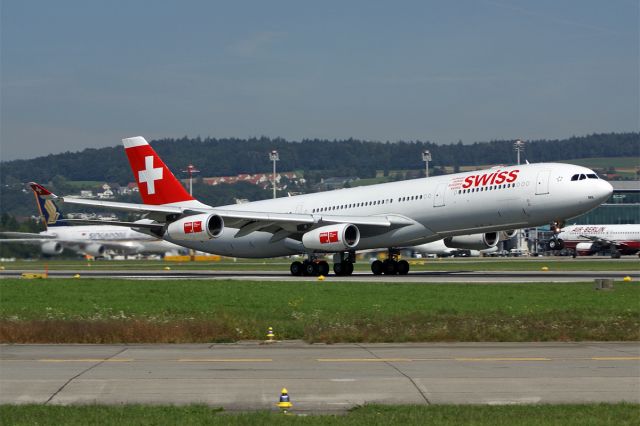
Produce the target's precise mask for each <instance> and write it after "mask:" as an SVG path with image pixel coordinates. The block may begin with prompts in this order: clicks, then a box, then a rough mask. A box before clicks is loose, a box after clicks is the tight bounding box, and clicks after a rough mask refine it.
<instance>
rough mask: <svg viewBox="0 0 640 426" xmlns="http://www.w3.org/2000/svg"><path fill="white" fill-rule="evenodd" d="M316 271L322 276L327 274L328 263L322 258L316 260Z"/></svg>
mask: <svg viewBox="0 0 640 426" xmlns="http://www.w3.org/2000/svg"><path fill="white" fill-rule="evenodd" d="M318 273H319V274H320V275H324V276H327V275H329V264H328V263H327V262H325V261H324V260H321V261H320V262H318Z"/></svg>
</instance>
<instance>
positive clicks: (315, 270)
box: [289, 251, 356, 277]
mask: <svg viewBox="0 0 640 426" xmlns="http://www.w3.org/2000/svg"><path fill="white" fill-rule="evenodd" d="M355 261H356V253H355V251H345V252H341V253H336V254H335V255H333V272H334V273H335V274H336V275H351V274H353V264H354V263H355ZM289 270H290V271H291V275H294V276H298V277H301V276H305V277H317V276H319V275H325V276H326V275H329V264H328V263H327V262H326V261H324V260H318V259H317V258H316V257H315V256H314V255H309V259H307V260H305V261H303V262H299V261H297V260H296V261H295V262H293V263H292V264H291V267H290V268H289Z"/></svg>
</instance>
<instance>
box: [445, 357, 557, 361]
mask: <svg viewBox="0 0 640 426" xmlns="http://www.w3.org/2000/svg"><path fill="white" fill-rule="evenodd" d="M454 359H455V360H456V361H463V362H466V361H552V359H551V358H454Z"/></svg>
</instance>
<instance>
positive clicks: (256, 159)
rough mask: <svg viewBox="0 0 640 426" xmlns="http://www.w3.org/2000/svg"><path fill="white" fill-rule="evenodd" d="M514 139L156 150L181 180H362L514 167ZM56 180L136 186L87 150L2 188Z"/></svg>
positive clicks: (603, 148) (541, 144) (172, 144)
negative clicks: (260, 176)
mask: <svg viewBox="0 0 640 426" xmlns="http://www.w3.org/2000/svg"><path fill="white" fill-rule="evenodd" d="M639 141H640V133H606V134H592V135H588V136H580V137H571V138H568V139H562V140H537V141H527V144H526V147H525V152H524V154H523V156H522V158H523V161H524V159H527V160H529V161H530V162H545V161H559V160H571V159H579V158H589V157H628V156H638V155H639V148H638V147H639V146H640V144H639ZM513 142H514V141H513V140H500V141H490V142H475V143H472V144H463V143H462V142H461V141H460V142H457V143H452V144H444V145H438V144H435V143H432V142H424V141H410V142H405V141H399V142H393V143H391V142H367V141H361V140H355V139H347V140H321V139H305V140H302V141H299V142H295V141H294V142H289V141H286V140H284V139H281V138H275V139H272V138H267V137H261V138H251V139H232V138H229V139H216V138H206V139H202V138H200V137H197V138H187V137H183V138H180V139H160V140H156V141H152V142H151V145H152V146H153V147H154V148H155V149H156V151H157V152H158V154H159V155H160V156H161V157H162V158H163V160H164V161H165V162H166V163H167V165H168V166H169V168H171V169H172V170H173V171H174V173H175V174H176V175H177V176H180V174H181V173H180V171H181V170H183V169H184V168H185V167H186V166H187V165H188V164H190V163H193V164H195V165H196V166H197V167H198V169H199V170H200V171H201V173H200V176H227V175H237V174H239V173H266V172H269V171H270V170H271V162H270V161H269V158H268V152H269V151H271V150H273V149H276V150H278V152H279V155H280V161H279V163H278V170H302V171H304V172H305V173H306V172H311V171H322V170H343V171H344V173H347V174H349V175H354V176H359V177H369V176H374V175H375V171H376V170H411V169H413V170H418V169H421V168H423V167H424V163H423V162H422V157H421V153H422V151H424V150H429V151H431V155H432V157H433V160H432V162H431V166H433V167H443V166H453V167H454V168H457V167H460V166H475V165H484V164H513V163H515V158H516V156H515V152H514V150H513ZM55 176H62V177H64V178H66V179H68V180H95V181H103V182H117V183H120V184H125V183H127V182H131V181H133V176H132V174H131V170H130V169H129V164H128V161H127V159H126V156H125V153H124V149H123V148H122V147H121V146H116V147H108V148H99V149H96V148H87V149H85V150H83V151H79V152H65V153H62V154H51V155H48V156H45V157H39V158H35V159H30V160H14V161H8V162H2V163H1V167H0V181H1V182H2V183H3V185H7V184H15V183H19V182H28V181H30V180H35V181H40V182H49V181H51V179H52V178H53V177H55Z"/></svg>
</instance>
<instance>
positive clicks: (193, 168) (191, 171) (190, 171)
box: [182, 164, 200, 196]
mask: <svg viewBox="0 0 640 426" xmlns="http://www.w3.org/2000/svg"><path fill="white" fill-rule="evenodd" d="M182 173H187V174H188V175H189V195H191V196H193V175H194V174H195V173H200V170H198V169H196V166H194V165H193V164H189V165H188V166H187V170H183V171H182Z"/></svg>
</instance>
